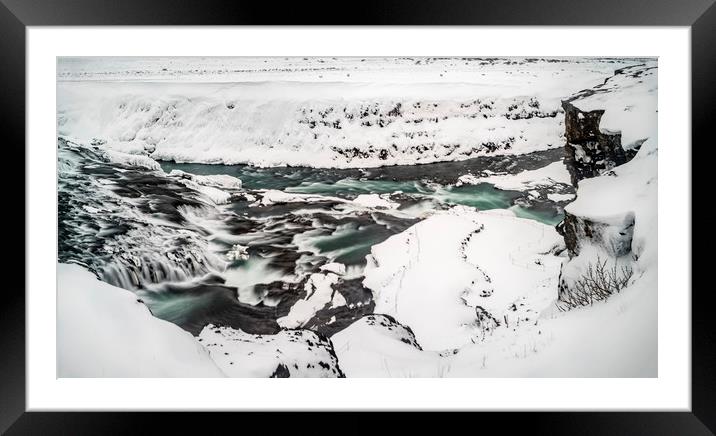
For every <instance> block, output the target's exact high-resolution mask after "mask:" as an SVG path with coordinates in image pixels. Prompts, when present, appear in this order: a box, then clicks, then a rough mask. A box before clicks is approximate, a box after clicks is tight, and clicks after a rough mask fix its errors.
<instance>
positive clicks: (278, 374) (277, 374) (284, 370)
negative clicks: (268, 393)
mask: <svg viewBox="0 0 716 436" xmlns="http://www.w3.org/2000/svg"><path fill="white" fill-rule="evenodd" d="M289 377H291V373H290V372H289V370H288V367H287V366H286V365H284V364H283V363H279V364H278V366H277V367H276V370H275V371H274V372H273V374H271V376H270V378H289Z"/></svg>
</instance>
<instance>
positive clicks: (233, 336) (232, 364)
mask: <svg viewBox="0 0 716 436" xmlns="http://www.w3.org/2000/svg"><path fill="white" fill-rule="evenodd" d="M199 341H201V343H202V344H204V346H205V347H206V348H207V349H208V350H209V353H210V354H211V357H212V358H213V359H214V361H215V362H216V364H217V365H218V366H219V367H220V368H221V369H222V370H223V371H224V372H225V373H226V374H227V375H228V376H229V377H342V376H343V372H342V371H341V369H340V367H339V366H338V359H337V357H336V355H335V353H334V351H333V345H332V344H331V341H330V340H328V339H326V338H324V337H321V336H319V335H318V334H316V333H314V332H312V331H310V330H282V331H280V332H278V333H277V334H275V335H252V334H249V333H245V332H243V331H241V330H234V329H232V328H229V327H215V326H213V325H211V324H210V325H208V326H206V327H204V329H203V330H202V331H201V333H200V334H199Z"/></svg>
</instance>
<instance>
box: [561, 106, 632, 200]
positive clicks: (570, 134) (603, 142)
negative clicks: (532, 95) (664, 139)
mask: <svg viewBox="0 0 716 436" xmlns="http://www.w3.org/2000/svg"><path fill="white" fill-rule="evenodd" d="M571 101H572V99H570V100H565V101H563V102H562V108H563V109H564V125H565V137H566V139H567V142H566V144H565V146H564V148H565V158H564V163H565V165H567V170H569V174H570V176H571V178H572V184H573V185H574V186H575V187H577V186H578V184H579V181H580V180H583V179H588V178H591V177H596V176H599V175H601V174H604V173H605V172H607V171H609V170H611V169H612V168H614V167H616V166H619V165H622V164H625V163H627V162H628V161H630V160H631V159H632V158H633V157H634V156H635V155H636V152H637V151H638V147H636V148H632V149H629V150H624V148H622V143H621V136H622V135H621V132H605V131H602V130H600V128H599V122H600V120H601V118H602V115H604V110H603V109H597V110H592V111H583V110H581V109H579V108H578V107H576V106H574V105H573V104H572V103H571Z"/></svg>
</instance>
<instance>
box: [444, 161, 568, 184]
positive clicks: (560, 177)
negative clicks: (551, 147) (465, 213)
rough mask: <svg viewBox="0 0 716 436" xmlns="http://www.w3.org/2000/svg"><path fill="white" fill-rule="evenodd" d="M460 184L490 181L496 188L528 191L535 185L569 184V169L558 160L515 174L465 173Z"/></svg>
mask: <svg viewBox="0 0 716 436" xmlns="http://www.w3.org/2000/svg"><path fill="white" fill-rule="evenodd" d="M458 180H459V183H461V184H469V185H476V184H478V183H490V184H492V185H494V186H495V187H496V188H498V189H504V190H512V191H529V190H532V189H534V188H536V187H542V186H553V185H555V184H559V183H561V184H565V185H568V184H570V183H571V182H570V178H569V171H567V167H566V166H565V165H564V163H563V162H562V161H561V160H560V161H557V162H552V163H551V164H549V165H545V166H543V167H542V168H537V169H535V170H525V171H521V172H519V173H517V174H508V173H504V174H503V173H499V174H489V175H487V176H484V177H478V176H475V175H472V174H465V175H463V176H460V178H459V179H458Z"/></svg>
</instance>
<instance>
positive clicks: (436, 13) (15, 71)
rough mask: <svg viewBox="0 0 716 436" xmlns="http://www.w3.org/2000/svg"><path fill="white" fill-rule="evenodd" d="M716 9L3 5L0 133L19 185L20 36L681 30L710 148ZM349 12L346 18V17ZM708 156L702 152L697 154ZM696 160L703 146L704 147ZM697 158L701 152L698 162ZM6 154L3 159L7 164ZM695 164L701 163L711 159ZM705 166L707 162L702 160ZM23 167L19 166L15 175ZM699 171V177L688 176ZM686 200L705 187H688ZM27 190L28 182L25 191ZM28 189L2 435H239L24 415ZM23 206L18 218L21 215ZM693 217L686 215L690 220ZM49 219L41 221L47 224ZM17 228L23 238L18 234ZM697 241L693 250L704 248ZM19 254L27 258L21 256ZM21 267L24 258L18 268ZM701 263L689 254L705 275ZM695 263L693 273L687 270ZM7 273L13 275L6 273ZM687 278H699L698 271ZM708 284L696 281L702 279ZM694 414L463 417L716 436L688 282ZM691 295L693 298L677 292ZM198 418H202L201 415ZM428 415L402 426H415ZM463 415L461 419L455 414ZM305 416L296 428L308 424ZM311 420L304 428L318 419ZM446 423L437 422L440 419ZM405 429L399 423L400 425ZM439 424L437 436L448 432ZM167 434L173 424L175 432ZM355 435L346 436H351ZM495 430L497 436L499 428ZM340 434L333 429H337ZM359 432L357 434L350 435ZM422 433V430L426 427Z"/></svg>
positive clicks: (161, 419) (628, 3)
mask: <svg viewBox="0 0 716 436" xmlns="http://www.w3.org/2000/svg"><path fill="white" fill-rule="evenodd" d="M713 3H714V0H689V1H679V2H676V1H668V0H654V1H640V0H601V1H599V2H597V1H593V0H592V1H583V0H582V1H576V0H551V1H540V2H536V1H530V0H488V1H478V0H473V1H470V0H452V1H450V0H443V1H437V0H430V1H424V2H420V3H417V2H415V1H409V0H400V1H387V0H386V1H373V0H366V1H362V2H360V3H351V4H345V5H341V4H339V3H337V2H324V1H320V2H310V3H309V2H294V3H292V4H286V5H280V6H279V5H277V4H275V3H273V2H264V3H262V2H258V1H244V0H241V1H222V0H214V1H207V0H204V1H197V0H191V1H182V2H179V1H176V2H175V1H171V0H151V1H148V0H145V1H136V0H122V1H112V0H54V1H53V0H0V53H1V54H2V57H0V59H1V60H2V62H0V88H1V89H2V95H1V98H2V104H0V111H2V115H1V116H0V123H2V132H3V133H2V140H3V141H2V142H3V145H4V147H5V153H6V155H5V156H7V157H6V159H7V160H6V162H5V163H6V165H9V166H11V167H12V168H9V169H7V170H4V171H5V172H6V173H8V172H15V174H13V175H12V177H13V178H12V179H8V180H23V181H24V180H25V166H26V165H28V164H31V163H30V162H26V160H25V68H26V65H25V50H26V46H25V38H26V27H27V26H88V25H93V26H104V25H264V24H273V25H275V24H281V25H299V24H301V25H305V24H312V25H325V24H333V25H362V24H373V25H559V26H565V25H566V26H688V27H690V28H691V38H692V39H691V56H692V72H691V74H692V75H691V77H692V84H691V86H692V143H693V144H701V145H710V144H711V143H712V142H713V140H712V139H711V138H712V134H711V129H712V124H713V121H712V120H713V116H712V113H713V111H712V108H713V106H714V104H713V102H714V100H716V92H715V90H716V85H715V84H714V83H713V82H714V80H713V79H714V78H716V50H715V49H714V42H716V41H715V38H714V35H715V32H714V29H716V6H713ZM344 7H345V9H344ZM704 148H708V147H704ZM702 150H703V148H702ZM701 152H702V151H699V153H701ZM7 153H9V154H7ZM705 157H706V155H700V158H699V161H701V162H702V163H701V165H702V166H703V165H706V164H707V163H704V162H705V161H707V159H705ZM702 158H703V159H702ZM19 162H23V165H19ZM696 173H698V171H696V167H694V172H693V174H696ZM692 185H693V192H692V198H699V195H700V194H703V192H702V191H705V189H706V188H704V187H702V186H703V185H702V184H701V185H700V184H697V183H695V182H692ZM23 187H24V182H23ZM25 195H26V193H25V190H24V189H23V190H20V189H18V187H17V186H14V187H12V188H11V189H8V190H7V191H6V192H5V195H4V197H5V201H6V204H7V205H12V206H11V207H12V212H8V216H12V219H11V220H9V221H14V223H13V226H12V227H11V228H10V229H11V230H10V231H9V233H11V237H12V238H15V240H14V241H13V243H12V246H13V247H14V248H13V253H12V259H8V260H7V263H6V268H7V271H8V272H6V275H11V276H13V277H14V279H15V282H14V283H12V284H11V285H6V286H5V289H4V291H3V293H2V296H1V297H0V344H1V346H0V350H1V351H0V431H3V432H5V431H7V434H84V433H88V434H133V433H136V432H137V431H136V430H137V429H138V428H141V429H142V431H141V433H149V432H150V431H152V430H151V429H152V428H161V429H163V430H167V429H168V428H170V427H171V426H174V427H180V428H182V429H183V430H184V431H188V430H189V429H191V428H194V427H196V428H201V429H202V430H203V432H204V433H206V432H211V430H218V428H217V427H215V426H217V425H224V424H229V425H230V427H228V428H232V427H233V428H234V429H237V426H238V425H239V422H237V420H239V419H245V418H244V417H240V418H237V417H236V416H235V415H234V414H233V413H232V414H226V413H224V414H212V415H211V416H207V415H208V414H205V413H201V414H178V413H164V414H159V415H157V416H149V414H147V413H120V412H101V413H98V412H95V413H81V412H65V413H60V412H45V413H41V412H26V410H25V409H26V396H25V388H26V379H25V358H26V355H25V279H24V274H20V273H15V274H11V271H20V268H21V266H20V265H17V264H18V263H20V262H22V263H23V264H22V270H23V271H25V265H26V264H25V262H29V261H31V259H26V258H25V248H24V235H26V234H27V233H28V232H32V229H31V228H28V227H27V226H26V224H25V222H26V221H25V218H26V216H25V208H24V204H25ZM21 204H22V205H23V207H22V209H21V208H20V206H18V205H21ZM692 216H693V215H692ZM53 219H54V218H52V217H47V220H48V221H47V222H48V225H54V223H53V222H52V220H53ZM20 227H22V228H24V230H25V232H24V235H23V240H20V234H19V232H18V231H16V230H15V229H18V228H20ZM707 239H708V238H700V239H698V240H697V241H696V243H695V244H693V246H692V250H693V248H699V247H703V246H705V244H708V243H709V241H708V240H707ZM21 246H22V247H23V248H22V250H20V249H19V248H16V247H21ZM21 259H22V260H21ZM705 261H708V260H699V259H698V258H697V257H696V256H693V262H694V263H696V264H698V262H701V265H704V266H705V264H704V262H705ZM692 265H693V264H692ZM10 266H16V268H11V267H10ZM692 270H693V271H698V269H695V268H693V266H692ZM702 274H703V273H702ZM692 283H693V284H692V287H693V292H692V374H691V376H692V387H691V395H692V408H691V412H577V413H567V412H540V413H537V412H525V413H517V414H515V416H512V415H510V416H506V415H504V414H502V413H499V412H498V413H480V415H479V416H475V415H473V414H468V415H467V421H469V422H472V423H474V425H475V426H478V425H479V427H480V428H482V429H488V428H490V427H491V425H492V424H497V425H498V426H505V425H506V423H509V424H507V427H506V429H508V430H509V431H508V433H513V432H514V431H524V432H541V431H543V432H546V433H549V434H651V435H654V434H685V435H686V434H689V435H690V434H694V435H696V434H713V432H715V431H716V399H715V398H716V376H715V375H716V343H715V342H716V341H715V338H716V334H715V329H714V322H713V320H712V319H711V313H712V309H711V307H712V304H711V303H713V301H714V298H713V297H712V296H711V293H712V292H713V290H712V289H713V286H705V287H697V286H695V283H696V282H692ZM678 291H679V292H691V290H690V289H682V290H678ZM200 415H201V416H200ZM426 416H427V415H425V414H423V415H413V416H411V417H409V418H407V420H408V421H411V422H413V423H421V421H423V420H425V418H426ZM462 416H463V417H464V416H465V415H462ZM336 418H337V419H338V420H344V419H347V421H344V422H357V423H360V422H361V421H363V420H364V419H365V418H363V417H360V416H358V417H350V418H346V417H342V416H336ZM296 419H297V418H296V417H291V418H287V419H284V420H280V419H279V420H276V419H273V418H272V417H266V416H261V417H257V418H256V420H257V422H258V423H261V422H263V423H266V422H271V426H270V428H271V429H272V430H275V429H277V428H278V426H280V425H289V426H291V425H294V426H295V425H297V423H298V422H299V421H297V420H296ZM303 419H305V418H302V419H301V420H303ZM315 419H316V418H315V417H313V418H310V417H309V418H308V420H309V421H310V420H314V422H315ZM442 420H443V418H438V421H442ZM401 421H403V422H405V421H406V420H401ZM446 422H449V421H443V426H442V429H443V430H446V429H449V428H450V427H445V423H446ZM170 424H171V425H170ZM350 427H351V426H350V425H349V426H348V429H349V430H350ZM498 428H499V427H498ZM345 429H346V427H345V426H343V427H340V428H338V429H336V431H344V430H345ZM356 429H358V426H356ZM424 429H427V427H426V428H424Z"/></svg>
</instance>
